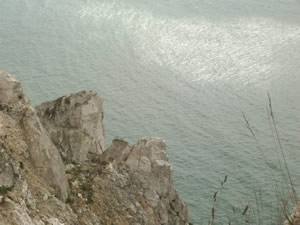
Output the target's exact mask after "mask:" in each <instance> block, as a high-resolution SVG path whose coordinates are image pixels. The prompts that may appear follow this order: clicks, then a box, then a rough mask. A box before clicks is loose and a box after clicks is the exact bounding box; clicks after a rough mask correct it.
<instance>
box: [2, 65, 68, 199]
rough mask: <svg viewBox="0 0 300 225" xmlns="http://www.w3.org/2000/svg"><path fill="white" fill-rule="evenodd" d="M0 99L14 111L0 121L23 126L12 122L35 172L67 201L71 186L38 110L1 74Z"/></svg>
mask: <svg viewBox="0 0 300 225" xmlns="http://www.w3.org/2000/svg"><path fill="white" fill-rule="evenodd" d="M0 96H1V97H0V100H1V102H0V104H1V105H2V106H3V105H8V106H9V107H11V108H10V110H9V111H7V110H6V112H8V114H7V115H11V116H12V117H11V118H10V119H9V118H8V117H7V118H6V119H5V120H3V119H2V120H1V119H0V121H2V122H4V121H6V122H8V121H9V120H15V121H16V123H20V124H16V123H13V122H11V123H12V124H11V126H14V127H15V129H18V130H22V136H23V138H24V140H25V142H26V144H27V148H28V152H29V156H30V160H31V162H32V163H33V165H34V167H35V168H36V171H37V172H38V174H39V175H41V176H42V177H43V178H45V179H46V181H47V182H48V183H49V185H51V186H52V187H54V188H55V191H56V195H57V196H58V197H59V198H60V199H62V200H63V201H64V200H66V199H67V197H68V183H67V179H66V174H65V171H64V164H63V162H62V159H61V157H60V154H59V152H58V151H57V149H56V147H55V146H54V144H53V143H52V141H51V140H50V138H49V136H48V133H47V132H46V130H45V129H44V128H43V126H42V125H41V123H40V121H39V118H38V117H37V115H36V112H35V109H34V108H33V107H32V106H31V105H30V104H29V102H28V100H27V97H26V95H25V94H24V92H23V89H22V86H21V84H20V82H19V81H17V80H16V79H15V78H14V77H13V76H12V75H10V74H8V73H6V72H3V71H0ZM2 126H3V125H2ZM8 127H9V126H8ZM21 127H22V128H21ZM2 132H3V131H2ZM7 132H8V131H6V133H7ZM6 135H7V134H6ZM12 135H14V134H12Z"/></svg>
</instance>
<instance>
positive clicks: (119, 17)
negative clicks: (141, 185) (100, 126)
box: [0, 0, 300, 225]
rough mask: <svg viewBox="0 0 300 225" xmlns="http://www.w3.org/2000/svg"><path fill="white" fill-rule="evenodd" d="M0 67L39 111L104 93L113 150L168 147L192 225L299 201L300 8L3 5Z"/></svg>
mask: <svg viewBox="0 0 300 225" xmlns="http://www.w3.org/2000/svg"><path fill="white" fill-rule="evenodd" d="M0 68H1V69H2V70H6V71H8V72H10V73H12V74H14V75H16V77H17V78H18V79H19V80H21V81H22V83H23V87H24V89H25V91H26V93H27V95H28V96H29V98H30V99H31V101H32V103H33V104H34V105H38V104H40V103H41V102H44V101H48V100H51V99H55V98H58V97H60V96H62V95H68V94H70V93H74V92H78V91H80V90H95V91H97V92H98V93H99V94H100V95H101V96H103V98H104V99H105V102H104V111H105V116H104V122H105V129H106V146H107V147H108V146H109V145H110V143H111V141H112V139H114V138H123V139H125V140H127V141H128V142H129V143H130V144H132V145H133V144H135V143H136V141H137V140H139V139H140V138H150V137H159V138H162V139H164V140H165V141H166V144H167V154H168V157H169V161H170V163H171V164H172V166H173V171H174V183H175V186H176V189H177V190H178V193H179V195H180V196H181V198H182V199H183V200H185V201H186V202H187V204H188V206H189V209H190V218H191V223H193V224H194V225H200V224H208V221H212V208H214V217H215V221H217V220H218V221H219V224H229V221H230V222H231V224H238V225H241V224H276V223H275V222H274V221H276V217H277V214H276V213H278V210H279V211H280V208H279V207H280V205H281V204H280V202H278V193H279V194H280V193H281V194H282V195H283V193H284V191H283V190H285V191H286V192H287V193H290V194H289V196H285V197H284V199H286V200H290V199H292V197H291V196H292V195H293V194H291V193H292V192H291V190H292V188H291V187H290V186H289V184H290V183H291V182H290V181H292V183H293V185H294V187H295V188H294V189H296V190H298V189H299V191H300V173H299V171H300V138H299V137H300V1H299V0H172V1H171V0H72V1H71V0H62V1H54V0H0ZM268 96H270V98H269V97H268ZM270 101H271V104H270ZM270 105H271V108H272V110H270ZM278 140H279V141H278ZM287 168H288V171H287ZM225 176H227V181H226V182H225V183H224V178H225ZM289 178H291V179H289ZM279 190H282V191H279ZM216 192H218V193H217V194H216V201H214V194H215V193H216ZM276 196H277V197H276ZM247 205H248V208H249V210H248V212H246V213H245V215H242V214H243V211H244V209H245V208H246V207H247ZM278 208H279V209H278ZM254 221H256V222H254Z"/></svg>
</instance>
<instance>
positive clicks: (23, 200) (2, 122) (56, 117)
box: [0, 72, 189, 225]
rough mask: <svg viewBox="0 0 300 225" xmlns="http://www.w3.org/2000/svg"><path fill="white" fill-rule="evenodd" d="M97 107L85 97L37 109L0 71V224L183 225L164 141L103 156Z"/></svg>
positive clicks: (116, 143)
mask: <svg viewBox="0 0 300 225" xmlns="http://www.w3.org/2000/svg"><path fill="white" fill-rule="evenodd" d="M102 102H103V100H102V98H101V97H99V96H98V95H97V94H96V93H95V92H92V91H83V92H79V93H76V94H72V95H70V96H67V97H62V98H59V99H57V100H54V101H51V102H46V103H43V104H42V105H40V106H38V107H37V108H36V109H35V108H34V107H32V106H31V105H30V103H29V101H28V99H27V98H26V96H25V94H24V93H23V89H22V87H21V84H20V82H18V81H17V80H16V79H15V78H14V77H13V76H11V75H9V74H7V73H5V72H0V225H9V224H15V225H20V224H25V225H27V224H28V225H29V224H30V225H44V224H47V225H79V224H80V225H90V224H93V225H108V224H114V225H187V224H188V221H189V218H188V209H187V206H186V204H185V203H184V202H183V201H182V200H181V199H180V198H179V196H178V194H177V192H176V190H175V188H174V186H173V174H172V167H171V165H170V164H169V162H168V158H167V155H166V145H165V143H164V142H163V141H162V140H160V139H155V138H153V139H149V140H146V139H142V140H140V141H138V142H137V143H136V144H135V145H134V146H130V145H129V144H128V143H127V142H126V141H124V140H113V142H112V144H111V146H110V147H109V148H108V149H107V150H105V151H104V147H105V146H104V129H103V123H102V120H103V108H102ZM62 158H63V159H62Z"/></svg>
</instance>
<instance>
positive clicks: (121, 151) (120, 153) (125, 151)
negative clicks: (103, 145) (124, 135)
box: [101, 139, 131, 168]
mask: <svg viewBox="0 0 300 225" xmlns="http://www.w3.org/2000/svg"><path fill="white" fill-rule="evenodd" d="M130 151H131V147H130V146H129V144H128V142H126V141H124V140H121V139H114V140H113V141H112V144H111V146H110V147H109V148H108V149H107V150H106V151H105V152H104V153H103V154H102V155H101V159H102V160H103V161H105V162H108V163H111V164H112V166H113V167H115V168H118V167H121V166H122V165H123V164H124V163H125V161H126V160H127V158H128V156H129V154H130Z"/></svg>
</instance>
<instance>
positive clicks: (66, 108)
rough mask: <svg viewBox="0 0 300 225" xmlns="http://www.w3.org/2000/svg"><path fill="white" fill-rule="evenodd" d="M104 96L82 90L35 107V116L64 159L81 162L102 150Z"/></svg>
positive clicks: (103, 145) (103, 148)
mask: <svg viewBox="0 0 300 225" xmlns="http://www.w3.org/2000/svg"><path fill="white" fill-rule="evenodd" d="M102 105H103V99H102V98H101V97H100V96H98V95H97V93H96V92H93V91H82V92H79V93H76V94H71V95H70V96H65V97H61V98H59V99H56V100H54V101H49V102H45V103H43V104H41V105H40V106H38V107H36V110H37V112H38V116H39V117H40V120H41V121H42V123H43V125H44V127H45V128H46V129H47V131H48V133H49V134H50V137H51V139H52V141H53V143H54V144H55V145H56V147H57V148H58V150H59V151H60V152H61V154H62V156H63V158H64V159H66V160H68V161H70V162H77V163H81V162H84V161H86V160H87V159H88V158H89V155H90V156H91V157H90V158H92V157H95V155H100V154H101V153H102V152H103V151H104V150H105V144H104V128H103V122H102V121H103V108H102Z"/></svg>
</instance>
